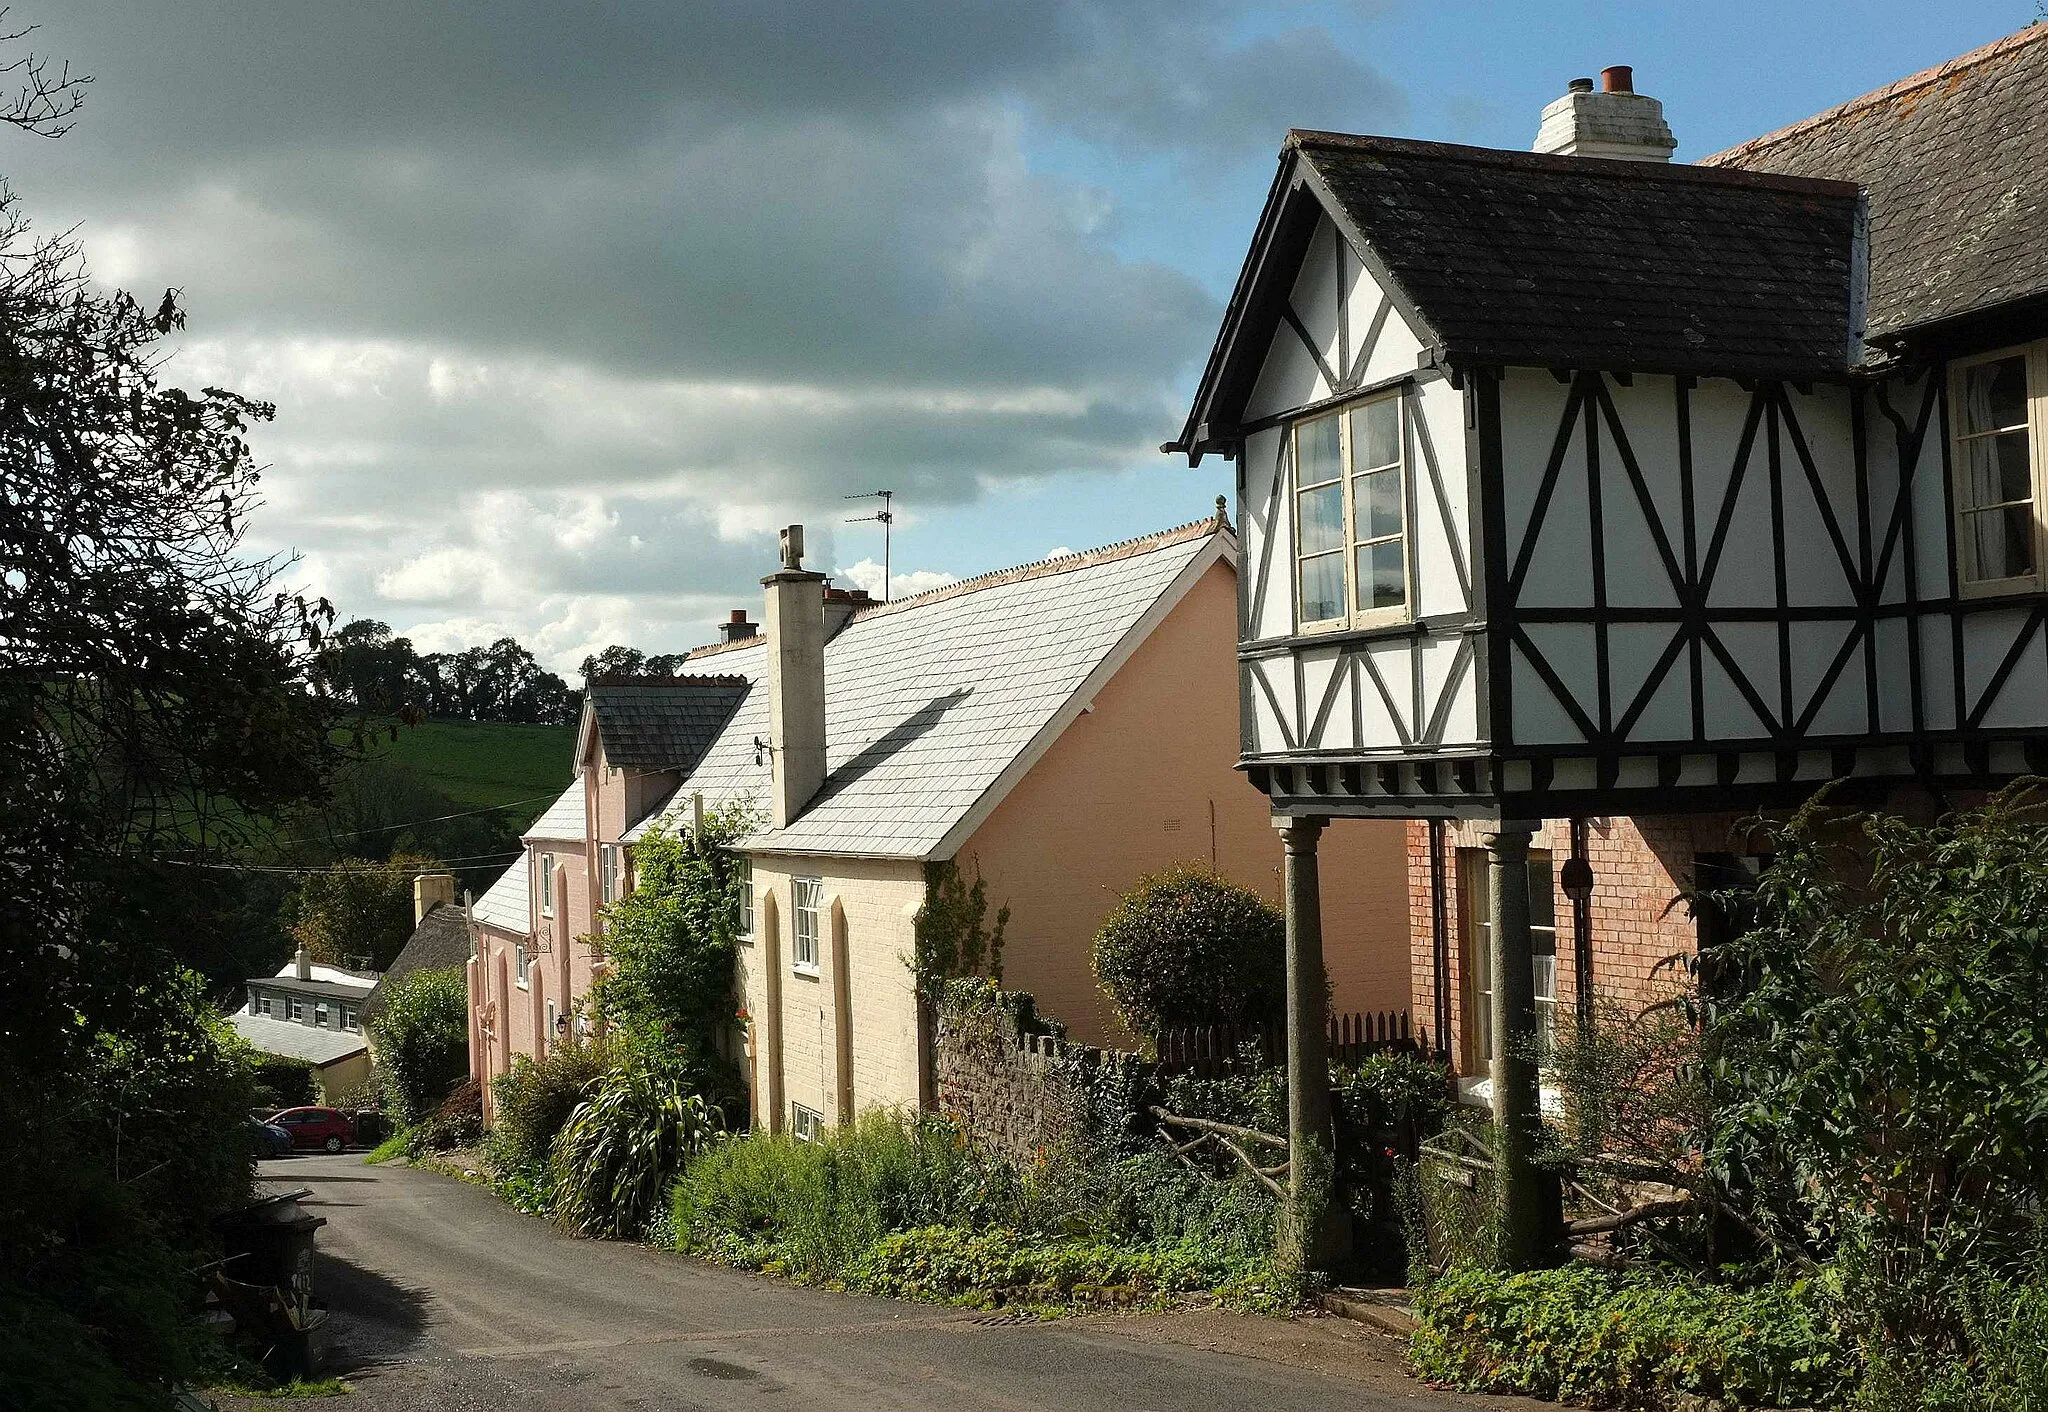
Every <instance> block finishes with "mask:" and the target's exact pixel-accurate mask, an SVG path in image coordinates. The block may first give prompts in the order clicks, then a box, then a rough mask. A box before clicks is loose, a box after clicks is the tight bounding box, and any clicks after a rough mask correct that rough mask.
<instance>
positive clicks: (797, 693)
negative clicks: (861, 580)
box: [761, 525, 825, 829]
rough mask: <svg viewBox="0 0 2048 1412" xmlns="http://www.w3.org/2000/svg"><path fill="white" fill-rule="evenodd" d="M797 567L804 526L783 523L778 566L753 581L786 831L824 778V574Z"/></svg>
mask: <svg viewBox="0 0 2048 1412" xmlns="http://www.w3.org/2000/svg"><path fill="white" fill-rule="evenodd" d="M803 565H804V527H803V526H802V525H790V526H789V527H788V528H787V529H785V530H783V531H782V568H781V569H780V570H779V571H778V572H776V573H772V574H770V575H769V576H768V577H767V578H765V579H762V580H761V587H762V588H764V589H766V590H767V602H766V605H765V610H764V611H763V613H762V615H761V628H762V632H763V634H764V635H765V636H766V637H767V639H768V743H769V746H770V752H769V753H770V758H771V760H772V763H773V766H774V772H775V790H774V794H775V798H774V809H773V814H774V819H775V827H776V828H778V829H781V828H788V827H789V825H790V823H791V822H792V821H794V820H795V819H796V817H797V815H799V814H801V813H802V812H803V809H804V806H805V805H806V804H808V803H810V802H811V796H812V795H814V794H816V793H817V792H818V786H820V785H822V784H823V783H824V782H825V576H824V575H823V574H814V573H812V572H810V571H809V570H807V569H805V568H804V566H803Z"/></svg>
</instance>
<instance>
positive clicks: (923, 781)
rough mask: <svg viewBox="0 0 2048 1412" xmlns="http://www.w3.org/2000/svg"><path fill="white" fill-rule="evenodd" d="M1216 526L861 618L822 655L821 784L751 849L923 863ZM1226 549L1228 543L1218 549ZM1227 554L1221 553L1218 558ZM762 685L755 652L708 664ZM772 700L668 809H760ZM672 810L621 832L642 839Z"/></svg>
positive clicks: (954, 589) (733, 728)
mask: <svg viewBox="0 0 2048 1412" xmlns="http://www.w3.org/2000/svg"><path fill="white" fill-rule="evenodd" d="M1219 537H1220V536H1219V535H1218V534H1217V532H1216V527H1215V521H1213V520H1203V521H1200V522H1198V523H1196V524H1192V525H1187V526H1183V527H1182V528H1180V529H1177V530H1171V531H1167V532H1165V533H1162V534H1158V535H1152V536H1148V537H1147V538H1144V539H1139V540H1132V541H1129V542H1127V543H1125V544H1120V545H1113V546H1110V547H1109V548H1107V549H1103V550H1096V551H1093V552H1091V553H1088V554H1076V555H1069V556H1063V557H1061V558H1058V559H1052V560H1046V561H1044V562H1042V563H1039V564H1031V565H1026V566H1024V567H1023V568H1020V569H1011V570H1005V571H1003V572H1002V573H998V574H989V575H985V576H983V577H982V578H980V579H971V580H968V581H966V582H965V583H961V584H954V585H949V586H948V587H946V588H943V589H936V590H934V591H932V592H931V593H928V594H921V595H919V596H917V597H915V598H909V599H903V600H899V601H897V602H894V603H888V604H880V605H877V606H875V607H873V608H868V609H865V610H863V611H862V612H860V613H859V614H857V615H856V616H855V617H854V619H853V621H852V622H851V623H849V624H848V625H847V626H846V628H844V629H843V630H842V631H841V632H840V633H839V635H838V636H837V637H835V638H833V639H832V641H831V642H830V643H828V644H827V645H826V648H825V707H826V726H825V740H826V756H827V767H828V774H827V776H826V781H825V785H824V787H823V788H822V789H820V790H819V792H818V795H817V797H816V798H815V799H813V800H812V801H811V803H810V805H809V807H808V808H807V809H806V810H805V812H804V813H803V815H802V816H801V817H799V818H798V819H797V820H796V821H795V822H794V823H793V824H792V825H791V826H790V827H789V828H787V829H783V830H776V829H773V828H769V827H764V828H763V829H762V830H761V831H760V832H758V833H757V834H755V835H754V837H753V839H752V843H753V845H754V846H755V847H758V848H763V849H770V850H781V851H789V852H806V853H827V854H830V853H843V854H862V855H868V856H878V857H898V858H924V857H927V856H929V855H931V854H932V853H933V851H934V850H935V849H937V848H938V847H939V846H940V845H941V843H942V842H943V841H944V840H945V839H946V837H947V834H948V833H949V832H950V831H951V830H952V829H953V828H954V826H955V825H957V824H959V823H960V822H961V821H962V820H963V819H965V818H966V817H967V816H968V814H969V813H970V811H972V810H973V809H974V808H975V806H976V804H977V803H979V802H980V801H981V800H982V799H983V797H984V796H985V795H988V794H989V793H990V791H991V790H992V789H993V788H994V787H995V786H996V784H997V782H998V779H999V778H1000V777H1001V776H1002V775H1003V773H1004V771H1005V770H1006V769H1008V768H1009V767H1010V766H1011V765H1012V764H1013V763H1015V762H1016V761H1017V760H1019V758H1020V757H1023V756H1024V755H1025V754H1026V752H1027V751H1028V750H1029V749H1030V748H1031V746H1032V745H1033V743H1034V741H1035V740H1037V738H1038V737H1039V735H1040V733H1041V732H1042V731H1044V730H1045V729H1046V728H1047V727H1048V726H1049V725H1051V724H1053V723H1054V721H1055V719H1056V717H1058V716H1059V713H1060V711H1061V708H1062V707H1064V706H1067V705H1068V703H1069V701H1070V700H1071V699H1072V698H1073V696H1074V694H1075V692H1076V691H1077V690H1078V689H1079V688H1080V687H1081V686H1082V684H1083V683H1084V682H1086V681H1087V680H1088V678H1089V676H1090V674H1091V673H1093V672H1095V671H1096V670H1097V669H1098V668H1099V667H1101V666H1102V665H1103V663H1104V662H1105V661H1106V660H1108V659H1109V658H1110V657H1111V656H1112V654H1113V653H1115V651H1116V650H1117V648H1118V647H1119V646H1120V645H1126V643H1127V639H1129V643H1128V645H1131V646H1134V645H1135V642H1136V638H1135V637H1134V633H1135V632H1136V630H1137V629H1139V628H1140V626H1141V624H1144V623H1145V619H1146V614H1147V612H1148V610H1150V609H1152V608H1154V607H1155V605H1160V604H1161V602H1162V598H1163V595H1165V594H1166V591H1167V590H1168V589H1169V588H1170V587H1173V586H1174V585H1175V584H1176V583H1177V582H1180V581H1181V579H1182V575H1183V574H1184V573H1185V572H1186V571H1187V570H1188V569H1189V568H1190V566H1191V565H1193V564H1194V563H1195V561H1196V560H1197V559H1198V558H1200V557H1201V556H1202V554H1203V552H1204V551H1205V550H1206V549H1207V548H1208V547H1209V546H1210V545H1212V544H1215V543H1216V542H1217V540H1218V539H1219ZM1226 538H1227V537H1226ZM1226 547H1227V546H1226ZM702 655H705V656H715V657H716V658H717V660H718V664H719V669H720V670H721V671H725V672H731V673H734V674H737V675H740V676H744V677H746V678H748V679H749V680H751V681H757V682H765V675H766V672H767V649H766V646H765V644H764V643H762V642H761V641H759V640H754V641H750V642H744V643H735V644H730V645H727V644H719V645H717V646H715V647H713V648H711V649H708V650H706V651H704V652H703V654H702ZM767 735H768V698H767V691H766V690H765V685H764V689H762V690H758V691H754V692H750V693H749V694H748V696H747V699H746V701H745V702H744V703H743V704H742V705H741V706H740V709H739V711H738V712H737V713H736V714H735V715H734V716H733V718H732V720H731V721H729V722H728V723H727V724H726V727H725V729H724V730H723V731H722V732H720V734H719V737H718V740H717V742H716V743H715V744H714V745H713V746H712V747H711V749H710V751H709V752H708V753H707V754H706V755H705V757H704V761H703V763H702V764H701V765H700V766H699V767H698V768H697V770H696V772H695V773H694V774H693V775H691V776H690V777H689V778H688V779H686V780H685V781H684V782H683V784H682V787H681V788H680V789H679V790H678V791H677V792H676V795H675V796H673V797H672V800H671V805H670V806H669V807H671V808H677V807H680V805H681V803H682V801H686V800H688V798H689V797H690V795H691V794H693V793H696V792H702V793H703V795H704V798H705V802H706V803H707V804H709V805H718V804H722V803H726V802H728V801H733V800H739V799H753V800H754V801H756V802H757V804H760V805H762V806H764V807H765V804H766V801H767V798H768V791H769V785H770V781H771V773H770V768H769V765H768V763H767V757H766V755H765V753H763V754H762V755H761V756H760V757H759V758H758V759H757V757H756V753H755V750H754V745H753V742H754V739H755V737H756V736H759V737H762V738H764V739H765V738H766V737H767ZM666 812H668V811H667V809H661V810H656V811H655V813H654V815H652V816H651V817H650V819H649V820H648V821H647V822H646V823H643V824H642V825H640V826H639V827H638V828H636V829H634V830H632V831H631V832H629V833H628V835H627V838H628V840H629V841H630V840H631V839H634V838H637V837H639V836H640V835H642V834H643V833H645V832H646V830H647V829H648V828H650V827H652V826H653V825H654V823H655V822H656V821H658V820H659V819H661V818H662V817H663V815H664V814H665V813H666Z"/></svg>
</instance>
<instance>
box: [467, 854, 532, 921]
mask: <svg viewBox="0 0 2048 1412" xmlns="http://www.w3.org/2000/svg"><path fill="white" fill-rule="evenodd" d="M531 871H532V865H531V864H530V863H529V862H528V861H527V858H526V856H525V855H524V854H521V855H520V857H519V859H518V860H517V861H516V862H514V863H513V864H512V866H511V867H509V868H507V869H506V870H505V871H504V872H502V873H500V874H499V875H498V880H497V881H496V882H494V883H492V884H491V885H490V888H489V889H488V890H487V891H486V892H485V893H484V895H483V896H482V897H479V898H478V899H477V900H476V901H475V902H474V903H472V904H471V905H470V910H471V912H472V913H473V914H474V915H475V917H476V919H477V920H478V921H479V922H482V923H484V924H486V925H487V926H493V927H497V928H498V929H499V930H501V931H508V932H514V933H517V934H518V935H521V936H524V935H526V932H527V929H528V928H529V927H530V926H532V925H533V908H532V904H531V901H530V899H529V897H528V894H527V889H528V878H529V876H530V875H531Z"/></svg>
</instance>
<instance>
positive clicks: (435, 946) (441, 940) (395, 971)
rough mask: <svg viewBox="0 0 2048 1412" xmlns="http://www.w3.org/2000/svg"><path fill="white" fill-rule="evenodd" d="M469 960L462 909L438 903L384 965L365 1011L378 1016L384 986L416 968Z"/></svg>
mask: <svg viewBox="0 0 2048 1412" xmlns="http://www.w3.org/2000/svg"><path fill="white" fill-rule="evenodd" d="M522 861H524V860H522ZM468 960H469V928H468V926H466V925H465V924H464V923H463V920H462V909H461V908H460V907H458V906H456V905H455V904H454V903H452V902H436V903H435V904H434V905H433V906H432V907H430V908H428V909H427V915H426V916H424V917H422V918H420V924H419V925H418V926H416V927H414V928H413V930H412V935H411V936H409V937H407V938H406V942H405V945H404V946H403V947H401V948H400V949H399V952H398V955H396V956H395V957H393V958H392V960H391V964H390V965H389V966H386V967H385V968H384V974H383V976H382V977H381V978H380V979H379V980H378V982H377V985H376V988H375V989H374V990H372V991H371V992H370V994H369V998H368V999H366V1000H365V1001H364V1002H363V1013H364V1014H365V1015H375V1014H376V1013H377V1012H378V1010H380V1009H382V1008H383V999H384V996H385V994H386V990H385V987H387V986H390V985H392V984H394V983H396V982H398V981H401V980H404V979H405V978H406V977H407V976H409V975H411V974H412V973H413V972H414V971H421V970H430V969H445V968H446V967H449V966H461V965H464V964H465V963H467V962H468Z"/></svg>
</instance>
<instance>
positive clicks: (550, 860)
mask: <svg viewBox="0 0 2048 1412" xmlns="http://www.w3.org/2000/svg"><path fill="white" fill-rule="evenodd" d="M540 914H541V915H542V916H543V917H552V916H554V915H555V855H554V854H552V853H543V854H541V855H540Z"/></svg>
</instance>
